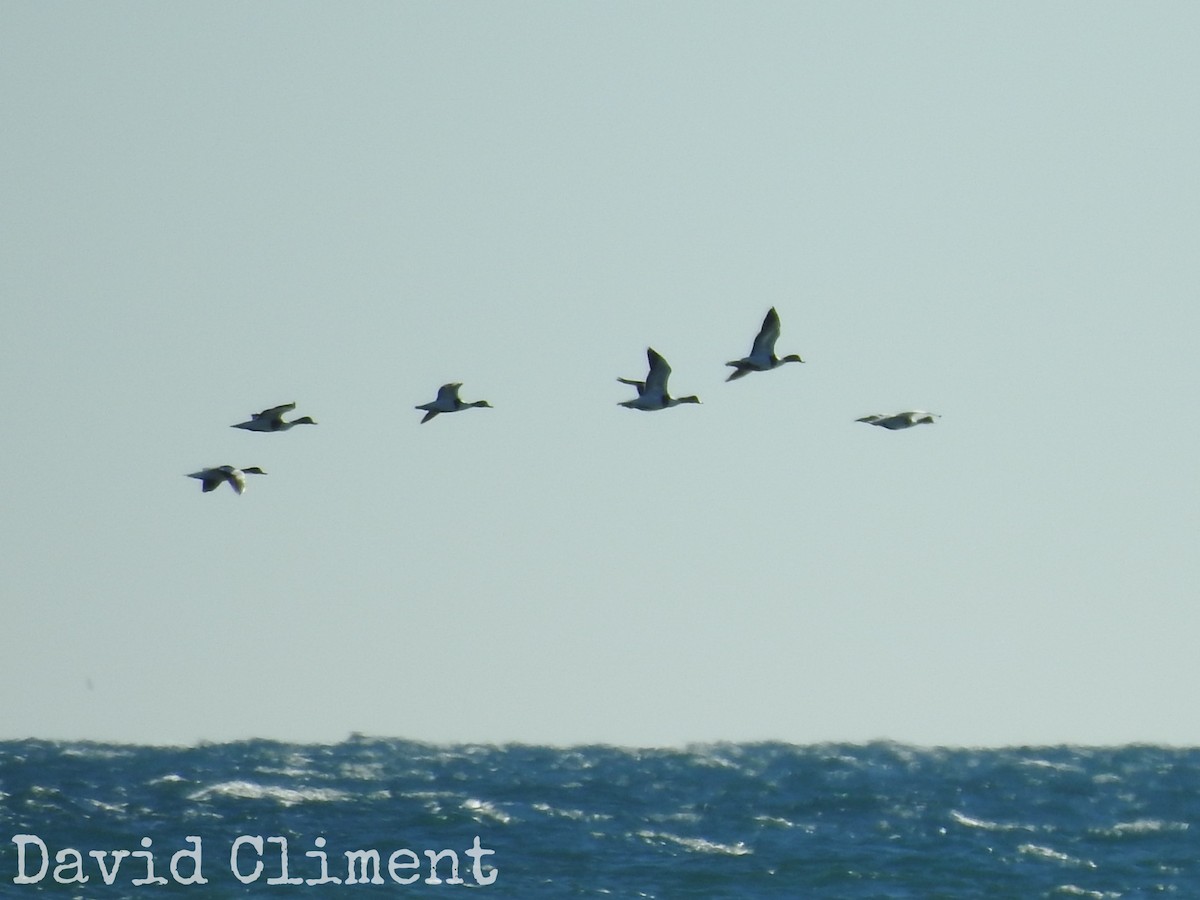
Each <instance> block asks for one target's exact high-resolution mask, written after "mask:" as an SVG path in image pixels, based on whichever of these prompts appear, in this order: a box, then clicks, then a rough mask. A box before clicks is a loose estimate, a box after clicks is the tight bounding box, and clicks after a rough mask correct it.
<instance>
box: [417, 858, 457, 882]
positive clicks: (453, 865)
mask: <svg viewBox="0 0 1200 900" xmlns="http://www.w3.org/2000/svg"><path fill="white" fill-rule="evenodd" d="M425 855H426V856H428V857H429V877H428V878H426V879H425V883H426V884H441V883H442V879H440V878H438V874H437V864H438V861H439V860H440V859H441V858H442V857H443V856H449V857H450V877H449V878H447V879H446V884H462V883H463V880H462V879H461V878H459V877H458V854H457V853H455V852H454V851H453V850H426V851H425Z"/></svg>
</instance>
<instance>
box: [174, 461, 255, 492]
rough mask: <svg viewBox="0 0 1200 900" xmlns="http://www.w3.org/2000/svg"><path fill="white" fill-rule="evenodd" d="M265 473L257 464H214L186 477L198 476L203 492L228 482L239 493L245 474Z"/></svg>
mask: <svg viewBox="0 0 1200 900" xmlns="http://www.w3.org/2000/svg"><path fill="white" fill-rule="evenodd" d="M266 474H267V473H266V472H264V471H263V470H262V469H260V468H259V467H258V466H246V468H244V469H239V468H237V467H236V466H216V467H214V468H211V469H201V470H200V471H199V472H192V473H191V474H190V475H188V476H187V477H188V478H199V479H200V484H201V487H202V489H203V491H204V493H206V494H207V493H208V492H209V491H215V490H216V489H217V488H219V487H220V486H221V485H222V484H223V483H225V482H228V483H229V486H230V487H231V488H233V489H234V490H235V491H237V492H238V493H239V494H240V493H241V492H242V491H244V490H246V479H245V477H244V476H246V475H266Z"/></svg>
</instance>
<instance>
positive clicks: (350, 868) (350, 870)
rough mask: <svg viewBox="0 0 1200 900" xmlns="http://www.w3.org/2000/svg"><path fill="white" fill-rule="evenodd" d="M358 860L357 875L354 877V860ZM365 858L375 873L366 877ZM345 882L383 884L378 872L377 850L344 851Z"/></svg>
mask: <svg viewBox="0 0 1200 900" xmlns="http://www.w3.org/2000/svg"><path fill="white" fill-rule="evenodd" d="M355 860H357V861H358V866H359V869H358V871H359V876H358V877H357V878H355V877H354V862H355ZM367 860H370V861H371V863H372V867H373V869H374V871H375V874H374V875H372V876H371V877H370V878H368V877H367ZM346 884H383V877H382V876H381V875H380V874H379V851H378V850H347V851H346Z"/></svg>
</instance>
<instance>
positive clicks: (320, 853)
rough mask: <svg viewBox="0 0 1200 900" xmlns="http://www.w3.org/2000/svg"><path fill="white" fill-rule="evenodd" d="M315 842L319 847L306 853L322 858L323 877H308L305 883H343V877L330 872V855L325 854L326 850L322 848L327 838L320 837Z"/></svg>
mask: <svg viewBox="0 0 1200 900" xmlns="http://www.w3.org/2000/svg"><path fill="white" fill-rule="evenodd" d="M313 844H314V845H315V846H316V848H317V849H316V850H309V851H308V852H307V853H305V854H304V855H305V856H311V857H312V858H313V859H319V860H321V877H320V878H306V879H305V881H304V883H305V884H341V883H342V879H340V878H338V877H337V876H336V875H330V874H329V857H328V856H327V855H326V854H325V851H324V850H322V849H321V848H322V847H324V846H325V838H323V837H319V838H317V839H316V840H315V841H313Z"/></svg>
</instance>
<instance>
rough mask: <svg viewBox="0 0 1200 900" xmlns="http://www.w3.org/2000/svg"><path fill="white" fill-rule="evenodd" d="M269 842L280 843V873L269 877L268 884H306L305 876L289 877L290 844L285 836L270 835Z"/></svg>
mask: <svg viewBox="0 0 1200 900" xmlns="http://www.w3.org/2000/svg"><path fill="white" fill-rule="evenodd" d="M267 843H268V844H278V845H279V874H278V875H277V876H275V877H274V878H268V879H267V884H304V879H303V878H288V848H287V847H288V845H287V838H285V837H269V838H267Z"/></svg>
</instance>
